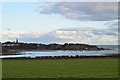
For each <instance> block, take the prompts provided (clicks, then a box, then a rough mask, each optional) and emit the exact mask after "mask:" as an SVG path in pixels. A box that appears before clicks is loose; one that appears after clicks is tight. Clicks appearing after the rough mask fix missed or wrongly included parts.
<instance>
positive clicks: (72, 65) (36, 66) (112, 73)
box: [2, 59, 118, 78]
mask: <svg viewBox="0 0 120 80" xmlns="http://www.w3.org/2000/svg"><path fill="white" fill-rule="evenodd" d="M2 62H3V75H2V76H3V78H62V77H63V78H117V75H118V60H117V59H56V60H47V59H46V60H3V61H2Z"/></svg>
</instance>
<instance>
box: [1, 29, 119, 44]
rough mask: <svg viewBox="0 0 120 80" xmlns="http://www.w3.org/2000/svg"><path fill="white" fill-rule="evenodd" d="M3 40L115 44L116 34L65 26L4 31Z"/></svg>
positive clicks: (101, 30) (109, 31) (105, 30)
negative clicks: (45, 31) (29, 30)
mask: <svg viewBox="0 0 120 80" xmlns="http://www.w3.org/2000/svg"><path fill="white" fill-rule="evenodd" d="M2 36H3V40H14V41H15V40H16V38H19V39H20V40H22V41H27V42H39V43H54V42H55V43H66V42H72V43H87V44H117V43H118V34H115V33H113V32H112V30H111V29H110V28H107V29H99V30H98V29H93V28H67V29H58V30H55V31H51V32H48V33H44V32H21V33H19V32H9V33H8V32H4V33H2Z"/></svg>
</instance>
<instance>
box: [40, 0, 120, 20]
mask: <svg viewBox="0 0 120 80" xmlns="http://www.w3.org/2000/svg"><path fill="white" fill-rule="evenodd" d="M38 11H39V13H40V14H53V13H54V14H60V15H63V16H65V17H66V18H68V19H74V20H92V21H109V20H116V19H118V3H117V2H61V3H56V4H53V5H47V6H41V7H39V8H38Z"/></svg>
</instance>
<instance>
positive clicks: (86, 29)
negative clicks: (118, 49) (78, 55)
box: [0, 2, 118, 44]
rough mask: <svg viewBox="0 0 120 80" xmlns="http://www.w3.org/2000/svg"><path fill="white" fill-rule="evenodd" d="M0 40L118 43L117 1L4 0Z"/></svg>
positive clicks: (1, 10) (0, 12)
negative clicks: (0, 37) (16, 0)
mask: <svg viewBox="0 0 120 80" xmlns="http://www.w3.org/2000/svg"><path fill="white" fill-rule="evenodd" d="M0 5H2V6H1V7H0V14H2V26H3V27H2V32H1V33H0V34H2V41H3V42H5V41H8V40H10V41H14V40H16V38H18V39H19V40H20V41H21V42H37V43H46V44H48V43H66V42H68V43H87V44H117V43H118V3H117V2H54V3H53V2H47V3H44V2H5V3H2V4H0Z"/></svg>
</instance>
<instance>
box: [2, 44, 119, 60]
mask: <svg viewBox="0 0 120 80" xmlns="http://www.w3.org/2000/svg"><path fill="white" fill-rule="evenodd" d="M98 47H103V48H110V49H111V50H101V51H72V50H71V51H70V50H50V51H24V52H19V53H16V54H18V55H3V56H0V58H17V57H30V58H35V57H46V56H52V57H54V56H76V55H78V56H104V55H107V54H118V51H119V48H118V46H110V45H109V46H103V45H98Z"/></svg>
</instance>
